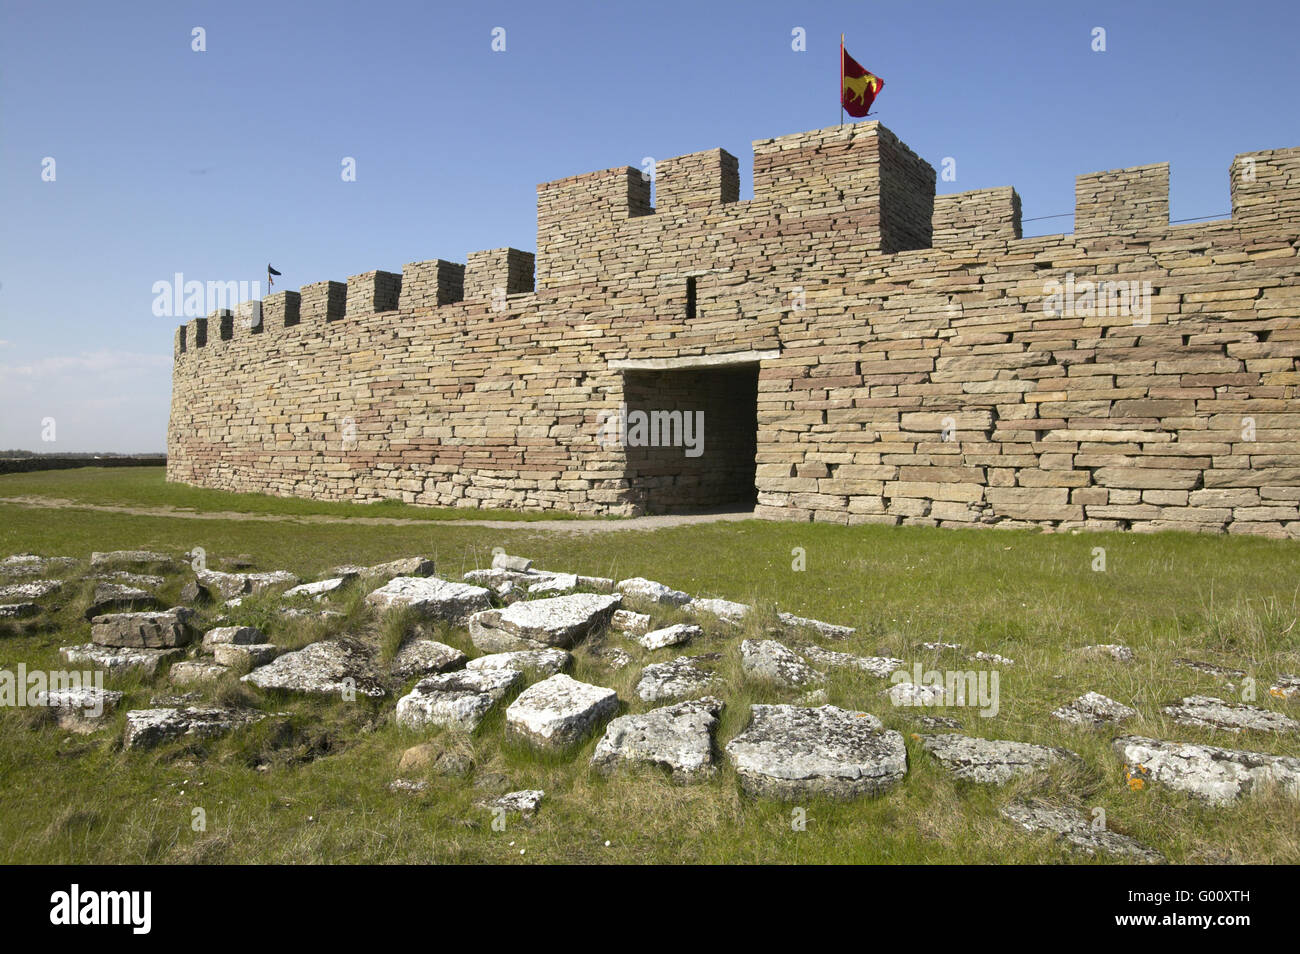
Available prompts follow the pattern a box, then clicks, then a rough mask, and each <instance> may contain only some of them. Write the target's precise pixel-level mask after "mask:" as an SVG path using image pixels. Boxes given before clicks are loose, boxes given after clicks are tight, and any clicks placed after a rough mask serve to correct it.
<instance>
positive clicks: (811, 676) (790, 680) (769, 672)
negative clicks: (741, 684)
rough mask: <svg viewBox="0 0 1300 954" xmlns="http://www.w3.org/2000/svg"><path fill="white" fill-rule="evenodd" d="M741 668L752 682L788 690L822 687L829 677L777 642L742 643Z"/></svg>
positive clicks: (753, 640)
mask: <svg viewBox="0 0 1300 954" xmlns="http://www.w3.org/2000/svg"><path fill="white" fill-rule="evenodd" d="M740 667H741V669H742V670H743V671H744V673H745V675H746V676H748V677H749V678H751V679H761V680H765V681H767V682H772V683H775V684H776V685H778V686H785V687H786V688H791V689H794V688H798V687H800V686H808V685H818V684H820V683H822V682H825V680H826V677H825V676H824V675H822V674H821V673H819V672H818V671H817V670H815V669H813V668H812V667H811V666H809V665H808V664H807V663H806V662H804V660H803V658H802V657H801V656H799V655H798V654H797V653H795V652H793V651H792V650H790V649H789V648H788V647H786V646H783V645H782V644H781V643H778V642H777V641H776V640H775V639H758V640H756V639H746V640H744V641H743V642H742V643H741V644H740Z"/></svg>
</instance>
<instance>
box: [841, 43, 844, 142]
mask: <svg viewBox="0 0 1300 954" xmlns="http://www.w3.org/2000/svg"><path fill="white" fill-rule="evenodd" d="M840 125H841V126H843V125H844V34H843V33H841V34H840Z"/></svg>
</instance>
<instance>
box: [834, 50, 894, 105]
mask: <svg viewBox="0 0 1300 954" xmlns="http://www.w3.org/2000/svg"><path fill="white" fill-rule="evenodd" d="M884 88H885V81H884V80H882V79H881V78H880V77H879V76H877V75H876V74H875V73H872V72H871V71H870V70H867V69H863V67H862V66H861V64H859V63H858V61H857V60H855V59H854V58H853V57H851V56H849V53H848V50H846V49H844V41H843V40H841V41H840V105H841V106H843V107H844V111H845V112H846V113H848V114H849V115H850V116H856V117H862V116H865V115H867V113H868V112H869V111H870V110H871V104H872V103H873V102H874V101H875V99H876V95H877V94H878V93H879V92H880V91H881V90H882V89H884Z"/></svg>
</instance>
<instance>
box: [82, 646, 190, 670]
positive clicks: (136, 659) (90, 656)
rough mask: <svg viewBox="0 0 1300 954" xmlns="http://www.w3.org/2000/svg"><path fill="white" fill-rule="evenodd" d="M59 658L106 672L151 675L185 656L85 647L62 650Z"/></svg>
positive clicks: (180, 652)
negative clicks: (160, 667)
mask: <svg viewBox="0 0 1300 954" xmlns="http://www.w3.org/2000/svg"><path fill="white" fill-rule="evenodd" d="M59 654H60V655H61V656H62V657H63V659H64V660H65V661H66V662H69V663H74V664H78V665H89V666H94V667H95V668H97V669H103V670H106V671H108V672H125V671H126V670H128V669H138V670H140V671H141V672H142V673H144V674H145V675H149V676H151V675H153V674H154V673H155V672H157V671H158V667H159V666H161V665H163V664H164V663H167V662H171V661H172V660H176V659H182V658H184V656H185V650H183V649H136V648H133V647H130V646H100V645H98V644H96V643H86V644H84V645H81V646H64V647H62V648H61V649H60V650H59Z"/></svg>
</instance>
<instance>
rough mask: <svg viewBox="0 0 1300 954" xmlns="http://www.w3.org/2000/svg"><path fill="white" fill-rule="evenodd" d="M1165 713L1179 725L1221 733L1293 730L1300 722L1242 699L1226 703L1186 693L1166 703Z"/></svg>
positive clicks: (1221, 700)
mask: <svg viewBox="0 0 1300 954" xmlns="http://www.w3.org/2000/svg"><path fill="white" fill-rule="evenodd" d="M1164 712H1165V715H1167V716H1170V717H1171V718H1172V719H1173V720H1174V721H1175V722H1177V723H1179V724H1181V725H1195V726H1201V727H1202V728H1206V729H1221V730H1223V731H1224V732H1240V731H1241V730H1242V729H1249V730H1251V731H1253V732H1294V731H1296V730H1297V729H1300V722H1297V721H1296V720H1295V719H1291V718H1288V717H1287V716H1284V715H1283V714H1282V713H1280V712H1273V711H1272V710H1271V709H1261V708H1260V707H1259V706H1248V705H1246V704H1245V703H1242V702H1226V701H1224V700H1223V699H1216V698H1214V697H1213V696H1187V697H1185V698H1184V699H1183V700H1182V701H1181V702H1178V703H1174V704H1172V705H1167V706H1165V708H1164Z"/></svg>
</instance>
